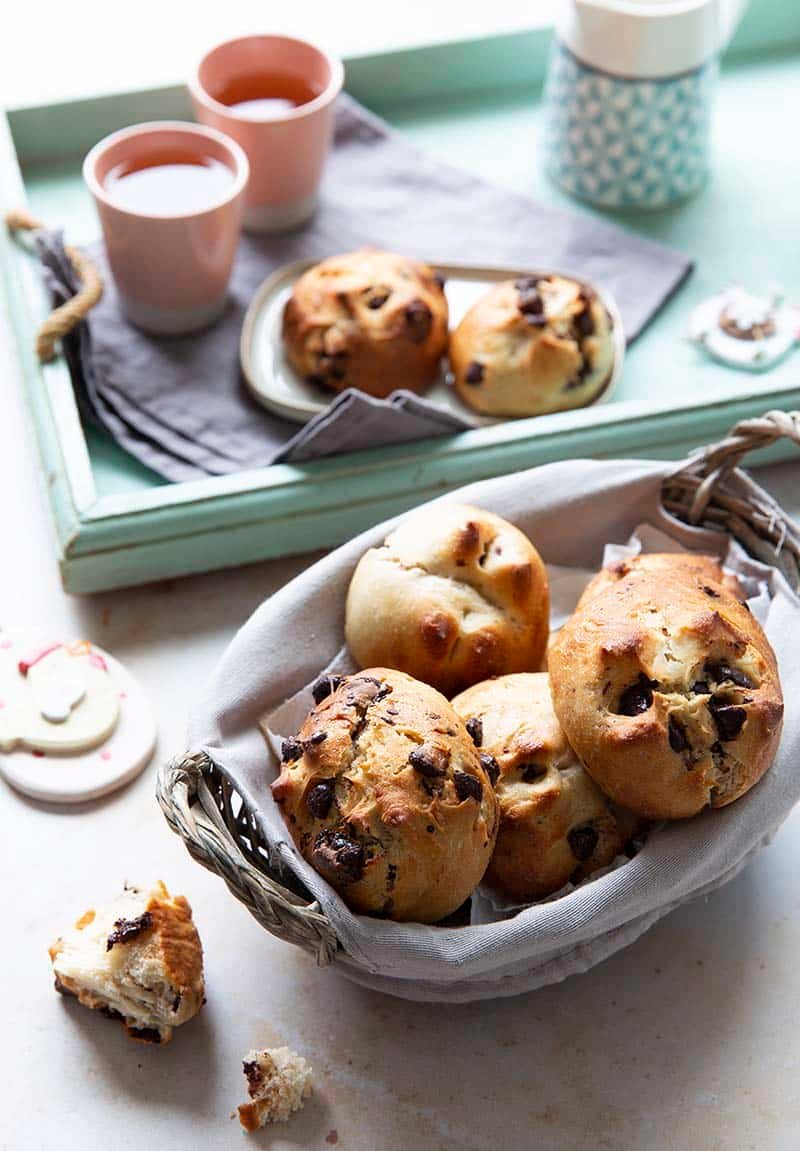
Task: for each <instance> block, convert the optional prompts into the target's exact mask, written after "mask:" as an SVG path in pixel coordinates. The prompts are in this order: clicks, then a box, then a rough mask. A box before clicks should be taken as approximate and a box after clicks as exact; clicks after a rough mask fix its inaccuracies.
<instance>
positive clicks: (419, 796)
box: [272, 668, 497, 923]
mask: <svg viewBox="0 0 800 1151" xmlns="http://www.w3.org/2000/svg"><path fill="white" fill-rule="evenodd" d="M326 692H327V693H328V694H327V695H326ZM315 697H316V698H317V699H318V701H319V702H318V703H317V706H316V707H315V708H314V710H313V711H312V712H311V713H310V715H309V716H308V718H307V719H306V720H305V722H304V724H303V726H302V727H301V729H300V731H299V733H298V735H297V737H296V738H293V739H287V740H284V743H283V751H282V759H283V762H282V764H281V773H280V776H279V777H278V779H277V780H276V781H275V782H274V783H273V784H272V794H273V796H274V797H275V801H276V803H277V804H278V806H279V807H280V810H281V812H282V814H283V817H284V819H285V820H286V823H287V826H288V828H289V831H290V832H291V835H292V838H293V839H294V841H295V843H296V844H297V847H298V849H299V850H300V851H301V852H302V854H303V856H304V857H305V858H306V859H307V860H308V862H309V863H310V864H311V866H312V867H314V868H315V869H316V870H317V871H318V872H319V873H320V875H322V876H324V878H325V879H327V880H328V882H329V883H330V884H331V886H332V887H335V888H336V890H337V891H338V892H339V894H340V895H341V896H342V898H343V899H344V900H345V901H346V902H347V903H348V904H349V906H350V907H352V908H353V909H354V910H355V911H360V912H363V913H366V914H372V915H381V916H386V917H388V918H390V919H398V920H416V921H417V922H420V923H435V922H436V921H437V920H439V919H443V918H444V917H445V916H447V915H449V914H450V913H451V912H453V911H455V910H456V908H457V907H459V906H460V905H461V904H462V903H463V902H464V900H465V899H467V897H468V896H469V895H470V893H471V892H472V891H473V889H474V888H475V887H476V886H477V884H478V883H479V882H480V880H481V877H482V876H483V873H484V871H485V870H486V866H487V864H488V862H489V858H490V856H491V854H492V849H493V847H494V841H495V836H496V834H497V802H496V800H495V796H494V791H493V789H492V779H491V774H492V772H491V767H492V765H489V768H488V770H487V767H486V766H484V764H483V763H482V760H481V756H480V752H479V751H478V749H477V748H476V747H475V745H474V743H473V742H472V739H471V738H470V736H469V734H468V733H467V730H466V728H465V727H464V724H463V723H462V721H461V720H460V719H459V717H458V716H457V715H456V713H455V712H454V711H453V708H452V707H451V706H450V704H449V703H448V702H447V700H446V699H445V698H444V697H443V696H441V695H440V694H439V693H438V692H437V691H434V689H433V688H432V687H429V686H428V685H427V684H424V683H419V682H417V681H416V680H414V679H412V678H411V677H410V676H408V675H404V674H403V673H402V672H399V671H390V670H387V669H386V668H369V669H368V670H366V671H363V672H359V673H358V674H356V675H351V676H346V677H344V678H343V679H341V680H339V679H338V678H331V677H328V678H326V679H324V680H322V681H320V682H319V684H317V685H316V687H315Z"/></svg>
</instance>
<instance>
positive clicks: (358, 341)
mask: <svg viewBox="0 0 800 1151" xmlns="http://www.w3.org/2000/svg"><path fill="white" fill-rule="evenodd" d="M447 321H448V310H447V299H446V298H445V295H444V290H443V288H442V283H441V280H440V279H439V278H438V277H437V276H436V274H435V273H434V272H433V270H432V269H431V268H429V267H428V266H427V264H421V263H419V262H418V261H416V260H409V259H406V257H405V256H399V255H397V254H396V253H395V252H382V251H379V250H378V249H377V248H360V249H359V250H358V251H356V252H348V253H347V254H346V255H342V256H332V257H331V258H330V259H328V260H323V261H322V262H321V263H320V264H316V265H315V266H314V267H313V268H309V270H308V271H307V272H305V273H304V274H303V275H302V276H301V277H300V278H299V279H298V281H297V283H296V284H295V286H294V290H293V292H292V295H291V297H290V298H289V300H288V301H287V303H286V306H285V308H284V313H283V343H284V350H285V353H286V358H287V359H288V361H289V363H290V364H291V365H292V367H293V368H294V370H295V371H296V372H297V373H298V374H299V375H300V376H302V377H303V379H305V380H306V381H307V382H308V383H312V384H316V385H318V386H319V387H321V388H325V389H327V390H328V391H332V392H342V391H344V390H345V388H358V389H359V391H362V392H367V393H368V394H369V395H371V396H378V397H386V396H388V395H390V394H391V393H392V392H394V391H396V390H397V389H398V388H409V389H410V390H411V391H415V392H419V391H422V389H423V388H425V387H427V385H428V384H430V383H431V381H432V380H433V379H434V378H435V377H436V375H437V373H438V371H439V364H440V361H441V358H442V356H443V355H444V353H445V351H446V350H447Z"/></svg>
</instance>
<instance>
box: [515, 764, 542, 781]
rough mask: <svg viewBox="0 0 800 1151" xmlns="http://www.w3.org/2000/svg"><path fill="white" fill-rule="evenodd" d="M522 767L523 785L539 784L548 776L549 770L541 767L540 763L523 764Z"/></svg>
mask: <svg viewBox="0 0 800 1151" xmlns="http://www.w3.org/2000/svg"><path fill="white" fill-rule="evenodd" d="M520 766H521V771H522V782H523V783H537V782H538V781H539V780H540V779H544V777H545V776H546V775H547V768H546V767H540V766H539V764H538V763H523V764H521V765H520Z"/></svg>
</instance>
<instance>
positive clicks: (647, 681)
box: [549, 568, 783, 819]
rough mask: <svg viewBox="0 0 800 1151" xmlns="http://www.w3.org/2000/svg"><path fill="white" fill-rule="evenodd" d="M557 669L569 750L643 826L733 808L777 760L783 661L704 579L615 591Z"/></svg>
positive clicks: (559, 653)
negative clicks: (704, 810)
mask: <svg viewBox="0 0 800 1151" xmlns="http://www.w3.org/2000/svg"><path fill="white" fill-rule="evenodd" d="M549 669H550V685H551V690H552V695H553V704H554V706H555V711H556V714H557V716H558V718H559V720H560V722H561V725H562V727H563V728H564V732H565V734H566V736H567V739H568V740H569V742H570V744H571V745H572V747H573V748H574V749H575V751H576V752H577V753H578V755H579V757H580V759H581V761H582V762H583V763H584V765H585V766H586V768H587V770H588V771H589V772H590V773H591V775H592V776H593V777H594V779H595V780H596V781H597V783H599V785H600V786H601V787H602V789H603V790H604V791H605V792H606V793H607V794H608V795H609V796H611V797H612V798H613V799H614V800H615V801H616V802H618V803H620V804H622V805H623V806H625V807H628V808H630V809H631V810H633V811H635V812H637V813H639V814H641V815H643V816H647V817H651V818H654V819H659V818H663V819H678V818H681V817H682V816H689V815H695V814H696V813H697V812H698V811H700V810H701V809H702V808H704V807H706V806H707V805H709V804H710V805H711V807H722V806H724V805H725V804H728V803H732V802H733V801H734V800H736V799H738V798H739V797H740V796H742V795H744V793H745V792H746V791H748V789H749V788H751V787H752V786H753V785H754V784H756V783H757V782H758V780H759V779H760V778H761V776H762V775H763V774H764V772H765V771H766V770H767V769H768V768H769V766H770V764H771V763H772V760H773V758H774V756H775V752H776V750H777V746H778V740H779V738H780V732H781V722H782V716H783V698H782V695H781V687H780V682H779V679H778V670H777V664H776V660H775V655H774V653H773V651H772V648H771V647H770V644H769V641H768V640H767V638H766V636H765V635H764V632H763V631H762V630H761V627H760V626H759V624H758V623H757V622H756V620H755V619H753V617H752V616H751V615H750V613H749V611H748V610H747V607H746V605H743V604H741V603H739V602H738V601H737V600H735V599H734V598H733V597H731V596H730V595H728V594H727V592H726V591H725V589H724V588H723V587H722V586H721V585H720V584H717V583H714V582H712V581H711V580H709V579H708V578H706V577H705V576H703V575H699V574H697V573H694V574H689V573H687V572H685V571H684V572H683V573H674V574H672V575H670V574H668V573H667V572H666V571H648V570H646V569H645V568H641V569H640V570H635V571H631V572H629V573H628V575H626V576H625V578H624V579H621V580H619V581H617V582H615V583H611V584H609V585H608V586H607V587H605V588H604V589H603V590H601V591H600V592H598V593H597V594H596V595H594V596H593V597H591V598H590V599H589V600H588V601H587V602H586V603H585V604H584V606H583V607H582V608H581V609H580V610H579V611H577V612H576V613H575V614H574V615H573V616H572V618H571V619H570V620H568V622H567V623H566V624H565V625H564V627H563V628H562V629H561V631H560V633H559V634H558V635H557V636H556V639H555V640H554V642H553V644H552V646H551V649H550V654H549Z"/></svg>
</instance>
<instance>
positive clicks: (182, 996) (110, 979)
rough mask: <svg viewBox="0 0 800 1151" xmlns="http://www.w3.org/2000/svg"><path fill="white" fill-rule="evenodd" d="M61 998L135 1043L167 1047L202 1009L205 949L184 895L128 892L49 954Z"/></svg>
mask: <svg viewBox="0 0 800 1151" xmlns="http://www.w3.org/2000/svg"><path fill="white" fill-rule="evenodd" d="M50 958H51V960H52V963H53V971H54V973H55V983H56V990H57V991H60V992H61V993H62V995H73V996H75V997H76V998H77V999H78V1001H79V1002H80V1003H82V1004H83V1005H84V1007H90V1008H92V1009H93V1010H94V1011H99V1012H100V1013H101V1014H102V1015H105V1016H106V1017H107V1018H109V1019H117V1020H119V1021H120V1022H121V1023H122V1025H123V1026H124V1028H125V1031H126V1032H127V1034H128V1035H129V1036H130V1038H131V1039H138V1040H141V1041H142V1042H144V1043H167V1042H169V1040H170V1039H171V1038H172V1032H173V1029H174V1028H175V1027H178V1026H179V1025H180V1024H181V1023H185V1022H186V1021H187V1020H189V1019H191V1018H192V1017H193V1016H194V1015H196V1014H197V1012H198V1011H199V1010H200V1008H201V1006H202V1005H203V1003H204V1002H205V998H204V983H203V949H202V946H201V944H200V937H199V936H198V934H197V930H196V928H195V926H194V923H193V922H192V909H191V907H190V906H189V904H188V902H187V901H186V900H185V899H184V897H183V896H182V895H176V896H174V897H173V896H171V895H170V894H169V892H168V891H167V889H166V887H165V886H164V884H163V883H156V884H155V886H154V887H153V888H151V889H150V890H144V889H141V888H138V887H129V886H126V887H125V890H124V891H123V892H122V893H121V894H120V895H119V896H117V898H116V899H114V900H113V901H112V902H111V903H109V904H107V905H106V906H105V907H98V908H92V909H90V910H89V911H87V912H85V913H84V914H83V915H82V916H81V917H80V919H79V920H78V922H77V923H76V924H75V926H74V927H73V928H72V929H71V930H70V931H66V932H65V933H64V934H63V935H62V936H61V937H60V938H58V939H57V940H56V941H55V943H54V944H53V946H52V947H51V948H50Z"/></svg>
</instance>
